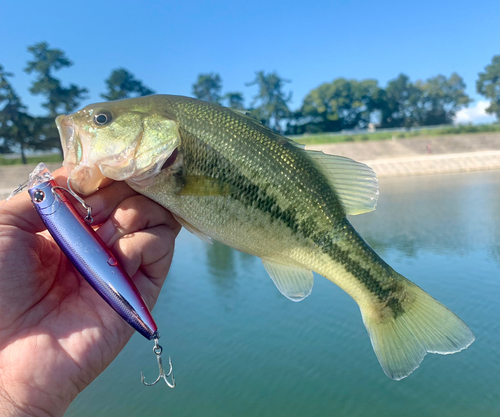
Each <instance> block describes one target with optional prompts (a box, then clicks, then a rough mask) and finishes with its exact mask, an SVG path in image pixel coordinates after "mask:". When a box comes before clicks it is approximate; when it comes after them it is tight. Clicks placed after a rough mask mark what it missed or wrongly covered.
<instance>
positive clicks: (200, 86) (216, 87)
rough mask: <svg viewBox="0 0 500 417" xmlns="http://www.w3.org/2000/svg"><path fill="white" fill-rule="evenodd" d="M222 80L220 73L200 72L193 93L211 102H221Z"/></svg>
mask: <svg viewBox="0 0 500 417" xmlns="http://www.w3.org/2000/svg"><path fill="white" fill-rule="evenodd" d="M221 90H222V80H221V78H220V75H219V74H215V73H212V72H211V73H210V74H199V75H198V79H197V80H196V82H195V83H194V84H193V95H194V96H195V97H196V98H198V99H200V100H205V101H208V102H209V103H217V104H220V101H221Z"/></svg>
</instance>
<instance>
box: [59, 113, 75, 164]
mask: <svg viewBox="0 0 500 417" xmlns="http://www.w3.org/2000/svg"><path fill="white" fill-rule="evenodd" d="M56 126H57V130H58V131H59V137H60V139H61V145H62V149H63V153H64V159H65V160H66V157H67V156H68V153H69V150H70V147H71V145H72V142H73V141H74V138H75V123H74V122H73V120H72V119H71V118H70V117H68V116H58V117H57V118H56Z"/></svg>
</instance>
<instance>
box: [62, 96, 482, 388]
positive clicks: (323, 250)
mask: <svg viewBox="0 0 500 417" xmlns="http://www.w3.org/2000/svg"><path fill="white" fill-rule="evenodd" d="M57 124H58V128H59V131H60V133H61V138H62V142H63V147H64V150H65V161H64V164H65V166H66V168H67V169H68V172H69V174H70V178H71V181H72V185H73V187H74V188H75V189H76V190H77V191H79V192H81V193H82V194H89V193H91V192H93V191H95V190H96V189H97V187H98V186H99V183H100V181H101V180H102V179H103V178H105V177H109V178H111V179H114V180H125V181H127V183H128V184H129V185H130V186H131V187H132V188H133V189H135V190H136V191H138V192H139V193H141V194H143V195H145V196H147V197H149V198H151V199H153V200H155V201H157V202H158V203H159V204H161V205H162V206H164V207H166V208H167V209H169V210H170V211H171V212H172V213H173V214H174V215H175V216H176V218H177V219H178V220H179V221H180V223H181V224H182V225H183V226H184V227H185V228H186V229H188V230H189V231H191V232H193V233H195V234H196V235H197V236H199V237H200V238H202V239H204V240H206V241H210V239H212V238H213V239H215V240H218V241H220V242H222V243H224V244H226V245H229V246H231V247H233V248H235V249H238V250H240V251H243V252H247V253H249V254H252V255H255V256H258V257H260V258H261V259H262V262H263V264H264V267H265V268H266V270H267V272H268V273H269V275H270V276H271V278H272V280H273V281H274V283H275V284H276V286H277V288H278V289H279V291H280V292H281V293H282V294H283V295H285V296H286V297H288V298H289V299H291V300H293V301H300V300H302V299H303V298H305V297H307V296H308V295H309V294H310V293H311V290H312V287H313V274H312V271H314V272H316V273H318V274H320V275H322V276H324V277H326V278H328V279H329V280H330V281H332V282H334V283H335V284H337V285H338V286H339V287H341V288H342V289H343V290H344V291H346V292H347V293H348V294H349V295H350V296H351V297H352V298H353V299H354V300H355V301H356V302H357V303H358V305H359V307H360V309H361V313H362V317H363V321H364V323H365V326H366V328H367V330H368V332H369V335H370V338H371V341H372V345H373V347H374V350H375V353H376V355H377V358H378V359H379V362H380V364H381V366H382V368H383V369H384V371H385V373H386V374H387V375H388V376H389V377H391V378H393V379H402V378H404V377H406V376H408V375H409V374H410V373H411V372H412V371H413V370H415V369H416V368H417V367H418V366H419V364H420V362H421V361H422V359H423V357H424V356H425V354H426V353H427V352H432V353H441V354H448V353H454V352H458V351H460V350H462V349H465V348H466V347H468V346H469V345H470V344H471V343H472V342H473V341H474V335H473V333H472V332H471V330H470V329H469V328H468V327H467V325H466V324H465V323H464V322H463V321H462V320H460V319H459V318H458V317H457V316H456V315H455V314H454V313H452V312H451V311H450V310H448V309H447V308H446V307H444V306H443V305H442V304H440V303H439V302H437V301H436V300H434V299H433V298H432V297H430V296H429V295H428V294H427V293H425V292H424V291H423V290H421V289H420V288H419V287H417V286H416V285H415V284H413V283H412V282H411V281H409V280H407V279H406V278H404V277H403V276H401V275H400V274H398V273H397V272H396V271H394V270H393V269H392V268H391V267H390V266H389V265H387V264H386V263H385V262H384V261H383V260H382V259H381V258H380V257H379V256H378V255H377V254H376V253H375V252H374V251H373V250H372V249H371V248H370V246H369V245H368V244H367V243H366V242H365V241H364V240H363V239H362V238H361V237H360V236H359V235H358V233H357V232H356V231H355V230H354V228H353V227H352V226H351V224H350V223H349V221H348V220H347V218H346V214H359V213H364V212H368V211H371V210H373V209H374V208H375V205H376V201H377V197H378V186H377V180H376V177H375V174H374V173H373V171H372V170H371V169H370V168H369V167H367V166H366V165H364V164H360V163H357V162H355V161H353V160H351V159H348V158H343V157H337V156H330V155H325V154H323V153H321V152H314V151H306V150H304V149H302V148H301V147H300V146H298V145H296V144H295V143H294V142H292V141H291V140H289V139H287V138H285V137H283V136H280V135H278V134H277V133H275V132H273V131H271V130H269V129H267V128H266V127H264V126H263V125H261V124H260V123H258V122H257V121H255V120H254V119H252V118H250V117H248V116H246V115H245V114H243V113H240V112H237V111H234V110H231V109H227V108H224V107H221V106H218V105H214V104H210V103H206V102H203V101H200V100H195V99H191V98H187V97H180V96H167V95H157V96H148V97H141V98H135V99H128V100H122V101H117V102H111V103H98V104H95V105H91V106H87V107H86V108H84V109H82V110H80V111H79V112H77V113H74V114H73V115H69V116H60V117H59V118H58V119H57Z"/></svg>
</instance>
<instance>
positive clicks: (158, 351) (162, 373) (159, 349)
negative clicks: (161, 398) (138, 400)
mask: <svg viewBox="0 0 500 417" xmlns="http://www.w3.org/2000/svg"><path fill="white" fill-rule="evenodd" d="M154 340H155V345H154V347H153V352H154V353H155V355H156V360H157V361H158V369H159V370H160V374H159V375H158V378H156V381H154V382H152V383H150V384H148V383H147V382H146V381H144V374H143V373H142V372H141V381H142V383H143V384H144V385H147V386H148V387H150V386H152V385H155V384H157V383H158V382H159V381H160V379H162V378H163V380H164V381H165V383H166V384H167V385H168V386H169V387H170V388H174V387H175V378H174V373H173V368H172V359H170V356H169V357H168V364H169V365H170V369H169V371H168V373H165V370H164V369H163V362H162V360H161V353H162V352H163V348H162V347H161V346H160V344H159V343H158V339H157V338H155V339H154ZM170 375H172V382H170V381H169V380H168V379H167V378H168V377H169V376H170Z"/></svg>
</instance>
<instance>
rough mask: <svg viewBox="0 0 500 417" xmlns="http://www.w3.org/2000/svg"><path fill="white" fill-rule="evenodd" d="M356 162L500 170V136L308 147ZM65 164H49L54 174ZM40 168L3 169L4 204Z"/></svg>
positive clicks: (382, 167) (378, 166) (388, 167)
mask: <svg viewBox="0 0 500 417" xmlns="http://www.w3.org/2000/svg"><path fill="white" fill-rule="evenodd" d="M306 149H310V150H321V151H323V152H324V153H326V154H331V155H340V156H345V157H348V158H352V159H354V160H356V161H360V162H363V163H365V164H366V165H368V166H370V167H371V168H372V169H373V170H374V171H375V172H376V174H377V177H379V178H383V177H397V176H411V175H430V174H445V173H454V172H473V171H486V170H494V169H500V134H498V133H494V134H486V135H485V134H477V135H463V136H462V137H460V138H457V137H454V138H440V137H436V138H416V139H401V140H396V141H392V140H387V141H376V142H356V143H350V142H346V143H340V144H325V145H311V146H306ZM61 165H62V163H61V162H58V163H50V164H47V166H48V167H49V169H50V170H51V171H54V170H56V169H57V168H59V167H61ZM35 166H36V164H29V165H5V166H0V200H3V199H4V198H7V197H8V195H9V194H10V193H11V192H12V191H13V190H14V189H16V188H17V187H18V185H19V184H22V183H23V182H24V181H26V180H27V179H28V176H29V174H30V173H31V172H32V171H33V169H34V168H35Z"/></svg>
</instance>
